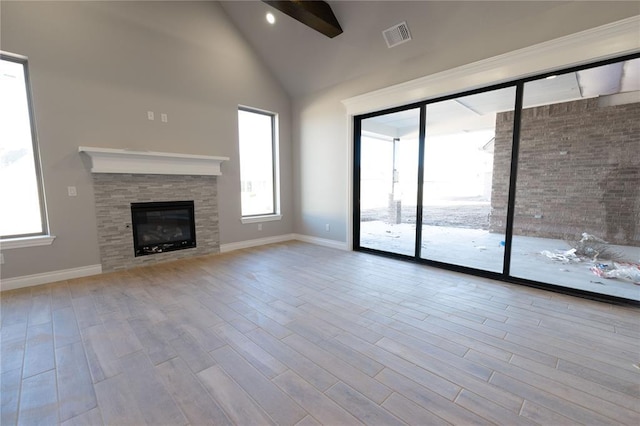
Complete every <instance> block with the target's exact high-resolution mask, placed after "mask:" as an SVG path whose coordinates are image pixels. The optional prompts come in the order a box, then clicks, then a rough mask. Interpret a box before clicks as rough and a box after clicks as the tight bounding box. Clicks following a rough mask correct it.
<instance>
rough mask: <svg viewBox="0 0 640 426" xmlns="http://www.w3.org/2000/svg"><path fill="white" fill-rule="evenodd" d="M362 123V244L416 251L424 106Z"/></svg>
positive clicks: (411, 252)
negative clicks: (420, 130)
mask: <svg viewBox="0 0 640 426" xmlns="http://www.w3.org/2000/svg"><path fill="white" fill-rule="evenodd" d="M361 123H362V133H361V145H360V147H361V150H360V151H361V154H360V246H361V247H367V248H372V249H376V250H383V251H387V252H392V253H399V254H404V255H409V256H414V255H415V241H416V211H417V209H416V206H417V203H416V200H417V193H418V190H417V184H418V136H419V127H420V110H419V109H412V110H407V111H401V112H396V113H393V114H386V115H381V116H377V117H372V118H368V119H365V120H362V122H361Z"/></svg>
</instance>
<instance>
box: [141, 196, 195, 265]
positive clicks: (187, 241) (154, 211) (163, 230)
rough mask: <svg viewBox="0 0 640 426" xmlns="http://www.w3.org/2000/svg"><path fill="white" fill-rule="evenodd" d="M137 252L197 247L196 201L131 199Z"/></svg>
mask: <svg viewBox="0 0 640 426" xmlns="http://www.w3.org/2000/svg"><path fill="white" fill-rule="evenodd" d="M131 220H132V224H133V247H134V250H135V256H136V257H137V256H146V255H150V254H156V253H163V252H167V251H174V250H183V249H188V248H193V247H196V226H195V216H194V206H193V201H166V202H153V203H131Z"/></svg>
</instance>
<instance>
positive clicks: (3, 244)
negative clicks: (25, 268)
mask: <svg viewBox="0 0 640 426" xmlns="http://www.w3.org/2000/svg"><path fill="white" fill-rule="evenodd" d="M55 239H56V237H55V235H37V236H35V237H20V238H7V239H4V240H0V251H1V250H11V249H17V248H25V247H37V246H50V245H51V244H53V240H55Z"/></svg>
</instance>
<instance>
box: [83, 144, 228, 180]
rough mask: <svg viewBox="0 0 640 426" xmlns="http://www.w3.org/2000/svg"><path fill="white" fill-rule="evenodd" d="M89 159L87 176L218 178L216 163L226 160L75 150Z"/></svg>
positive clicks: (87, 147) (86, 148)
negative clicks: (195, 176)
mask: <svg viewBox="0 0 640 426" xmlns="http://www.w3.org/2000/svg"><path fill="white" fill-rule="evenodd" d="M78 151H79V152H81V153H82V152H84V153H85V154H86V155H87V156H88V157H89V158H90V159H91V173H131V174H152V175H197V176H220V175H221V174H222V172H221V170H220V164H221V163H222V162H223V161H227V160H229V157H213V156H210V155H193V154H178V153H171V152H154V151H133V150H129V149H113V148H95V147H90V146H80V147H78Z"/></svg>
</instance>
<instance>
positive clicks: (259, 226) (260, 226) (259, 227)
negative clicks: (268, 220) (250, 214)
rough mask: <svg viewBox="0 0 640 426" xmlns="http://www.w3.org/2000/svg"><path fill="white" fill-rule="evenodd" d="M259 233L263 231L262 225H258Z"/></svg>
mask: <svg viewBox="0 0 640 426" xmlns="http://www.w3.org/2000/svg"><path fill="white" fill-rule="evenodd" d="M258 231H262V224H261V223H259V224H258Z"/></svg>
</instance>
